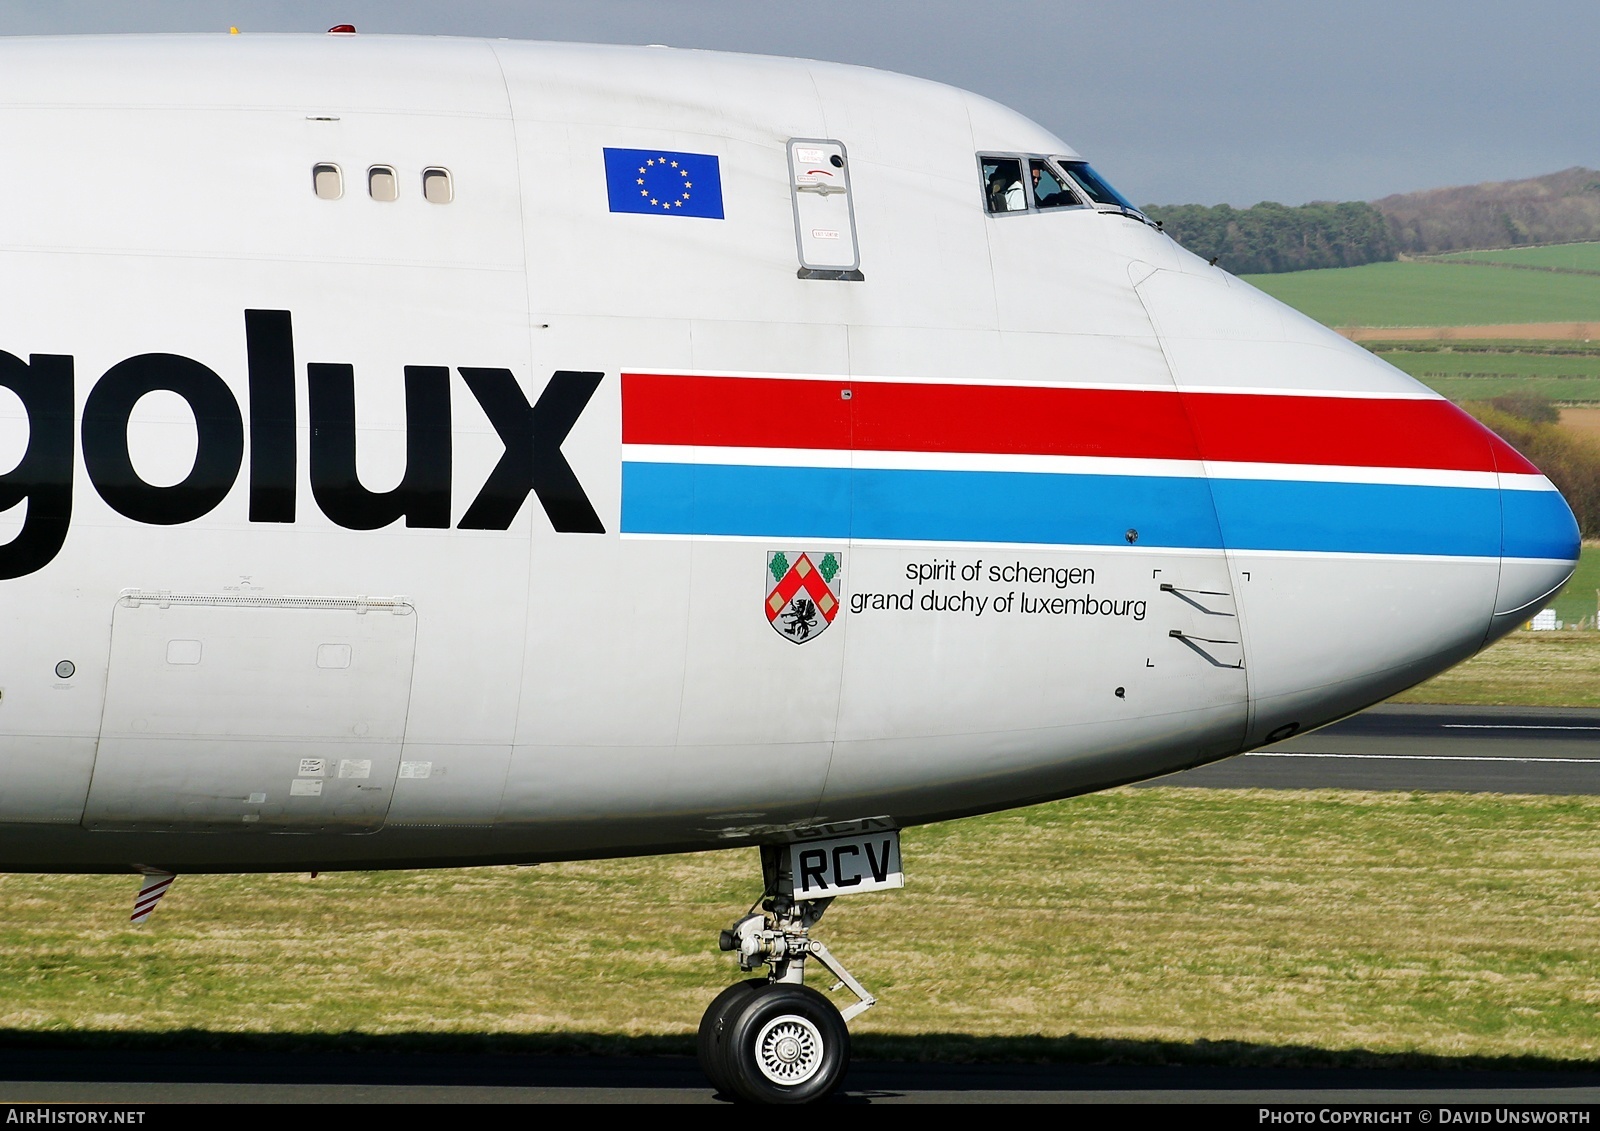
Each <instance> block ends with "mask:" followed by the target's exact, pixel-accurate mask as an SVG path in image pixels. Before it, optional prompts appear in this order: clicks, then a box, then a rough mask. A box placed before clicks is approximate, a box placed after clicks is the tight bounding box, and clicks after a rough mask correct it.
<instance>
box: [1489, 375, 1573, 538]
mask: <svg viewBox="0 0 1600 1131" xmlns="http://www.w3.org/2000/svg"><path fill="white" fill-rule="evenodd" d="M1461 407H1462V408H1464V409H1466V410H1467V411H1468V412H1470V413H1471V414H1472V415H1473V416H1475V417H1477V418H1478V420H1479V421H1481V422H1482V423H1483V424H1485V425H1486V426H1488V427H1489V428H1490V429H1492V430H1493V431H1494V432H1495V434H1496V435H1498V436H1499V437H1500V438H1501V439H1502V440H1504V441H1505V442H1506V443H1508V444H1510V445H1511V446H1512V447H1513V448H1516V449H1517V451H1519V452H1521V453H1522V454H1523V455H1525V456H1527V457H1528V459H1530V460H1532V461H1533V463H1534V466H1536V467H1537V468H1538V469H1539V470H1540V471H1542V472H1544V473H1545V475H1546V476H1548V477H1549V479H1550V482H1552V483H1554V484H1555V485H1556V488H1557V489H1558V490H1559V491H1560V492H1561V494H1562V495H1563V496H1564V497H1565V498H1566V500H1567V505H1568V506H1569V507H1571V508H1572V513H1573V515H1574V516H1575V517H1576V518H1577V520H1578V530H1579V531H1580V532H1581V533H1582V535H1583V537H1585V538H1597V537H1600V447H1597V446H1596V445H1595V444H1594V443H1593V442H1592V441H1590V440H1588V439H1586V438H1585V437H1583V436H1578V435H1574V434H1573V433H1572V432H1570V431H1568V430H1567V429H1565V428H1562V427H1560V426H1559V424H1558V423H1557V422H1558V421H1559V420H1560V419H1561V413H1560V410H1559V409H1557V408H1556V406H1555V405H1553V404H1551V403H1550V402H1549V401H1547V400H1545V399H1544V398H1542V397H1538V396H1534V395H1531V394H1528V393H1508V394H1506V395H1505V396H1501V397H1495V398H1493V399H1491V400H1487V401H1466V402H1464V403H1463V404H1462V405H1461Z"/></svg>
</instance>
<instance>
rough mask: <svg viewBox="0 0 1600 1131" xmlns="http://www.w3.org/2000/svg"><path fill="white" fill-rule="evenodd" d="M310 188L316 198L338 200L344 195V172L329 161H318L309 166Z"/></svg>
mask: <svg viewBox="0 0 1600 1131" xmlns="http://www.w3.org/2000/svg"><path fill="white" fill-rule="evenodd" d="M311 188H312V189H313V191H315V192H316V194H317V199H318V200H338V199H339V198H340V197H341V196H343V195H344V174H343V173H341V172H339V166H337V165H334V164H332V163H331V162H327V161H323V162H319V163H318V164H316V165H313V166H311Z"/></svg>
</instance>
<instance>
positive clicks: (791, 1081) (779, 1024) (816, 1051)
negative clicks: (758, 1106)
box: [756, 1013, 823, 1086]
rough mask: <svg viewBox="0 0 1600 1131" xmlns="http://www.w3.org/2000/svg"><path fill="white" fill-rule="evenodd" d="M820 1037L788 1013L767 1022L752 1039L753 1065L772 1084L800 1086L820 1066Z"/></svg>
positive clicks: (808, 1026) (807, 1025)
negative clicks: (753, 1048) (754, 1062)
mask: <svg viewBox="0 0 1600 1131" xmlns="http://www.w3.org/2000/svg"><path fill="white" fill-rule="evenodd" d="M822 1053H823V1042H822V1034H821V1033H820V1032H818V1030H817V1027H816V1026H815V1025H813V1024H812V1023H811V1022H810V1021H807V1020H806V1019H805V1018H804V1017H797V1016H795V1015H794V1014H792V1013H789V1014H785V1015H784V1016H782V1017H775V1018H773V1019H772V1020H771V1021H769V1022H767V1023H766V1025H764V1026H763V1027H762V1029H761V1032H760V1033H759V1034H757V1036H756V1064H757V1065H758V1066H759V1067H760V1069H761V1074H762V1075H763V1076H765V1077H766V1078H767V1079H768V1080H771V1081H772V1082H773V1083H774V1084H785V1085H790V1086H792V1085H795V1084H803V1083H805V1082H806V1081H807V1080H809V1079H811V1077H813V1076H815V1075H816V1074H817V1070H818V1069H819V1068H821V1067H822Z"/></svg>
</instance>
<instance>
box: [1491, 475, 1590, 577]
mask: <svg viewBox="0 0 1600 1131" xmlns="http://www.w3.org/2000/svg"><path fill="white" fill-rule="evenodd" d="M1500 500H1501V506H1502V512H1503V514H1504V515H1505V556H1506V557H1508V558H1565V559H1566V560H1567V561H1577V560H1578V520H1577V519H1575V518H1573V517H1572V509H1571V508H1570V507H1568V506H1567V501H1566V500H1565V499H1563V498H1562V497H1561V496H1560V495H1558V494H1556V493H1555V492H1554V491H1502V492H1500Z"/></svg>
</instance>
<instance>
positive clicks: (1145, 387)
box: [620, 366, 1445, 401]
mask: <svg viewBox="0 0 1600 1131" xmlns="http://www.w3.org/2000/svg"><path fill="white" fill-rule="evenodd" d="M620 372H621V373H623V374H624V375H632V376H642V377H650V376H661V377H740V378H747V379H749V380H752V381H836V382H838V383H840V384H843V385H850V384H864V385H981V386H984V387H986V388H1010V389H1105V390H1110V391H1112V392H1129V393H1201V394H1205V393H1224V394H1228V393H1240V394H1243V395H1245V396H1263V397H1325V398H1328V399H1330V400H1344V401H1442V400H1444V399H1445V398H1444V397H1442V396H1440V395H1439V394H1438V393H1436V392H1434V391H1433V390H1432V389H1429V388H1426V387H1421V388H1398V389H1384V390H1377V389H1361V390H1355V389H1291V388H1281V387H1277V386H1268V387H1263V386H1260V385H1181V386H1179V385H1173V384H1170V383H1168V382H1161V381H1018V380H1017V379H1016V378H1015V377H904V376H900V377H885V376H881V375H877V374H858V375H855V376H851V375H849V374H844V373H752V372H750V371H749V370H748V369H664V368H660V367H658V366H647V367H637V366H629V367H624V368H623V369H622V370H620Z"/></svg>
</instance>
